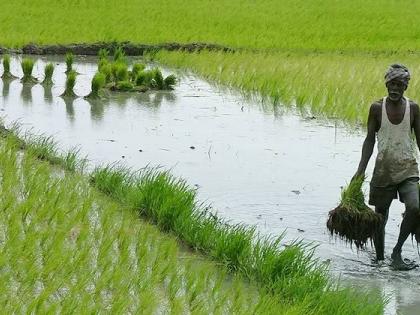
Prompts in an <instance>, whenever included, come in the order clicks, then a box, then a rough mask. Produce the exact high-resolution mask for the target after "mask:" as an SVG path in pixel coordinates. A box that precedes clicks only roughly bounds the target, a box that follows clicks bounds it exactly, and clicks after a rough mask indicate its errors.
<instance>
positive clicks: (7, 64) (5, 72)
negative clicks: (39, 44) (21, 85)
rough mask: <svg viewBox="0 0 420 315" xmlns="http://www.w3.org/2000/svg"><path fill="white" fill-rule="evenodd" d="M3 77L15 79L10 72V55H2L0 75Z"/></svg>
mask: <svg viewBox="0 0 420 315" xmlns="http://www.w3.org/2000/svg"><path fill="white" fill-rule="evenodd" d="M1 77H2V78H3V79H6V80H7V79H15V78H16V77H15V76H14V75H13V74H12V73H11V72H10V56H9V55H4V56H3V74H2V76H1Z"/></svg>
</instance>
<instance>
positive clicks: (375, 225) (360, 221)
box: [327, 176, 383, 248]
mask: <svg viewBox="0 0 420 315" xmlns="http://www.w3.org/2000/svg"><path fill="white" fill-rule="evenodd" d="M364 179H365V178H364V177H363V176H359V177H357V178H355V179H353V180H352V181H351V182H350V184H349V185H348V186H347V187H346V188H344V189H343V191H342V192H341V201H340V205H339V206H337V207H336V208H335V209H333V210H331V211H330V213H329V214H328V221H327V228H328V230H329V231H330V233H331V235H338V236H339V237H340V238H342V239H344V240H345V241H347V242H350V243H351V244H352V243H354V244H355V245H356V247H357V248H364V247H365V245H366V243H367V242H368V240H369V239H370V240H372V238H373V237H374V236H375V233H376V232H377V231H378V230H379V229H380V227H381V225H382V220H383V218H382V215H380V214H378V213H376V212H374V211H373V210H372V209H371V208H369V207H368V206H367V205H366V204H365V196H364V194H363V191H362V185H363V182H364Z"/></svg>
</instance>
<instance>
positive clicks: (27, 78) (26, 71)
mask: <svg viewBox="0 0 420 315" xmlns="http://www.w3.org/2000/svg"><path fill="white" fill-rule="evenodd" d="M34 64H35V61H34V60H33V59H31V58H24V59H23V60H22V62H21V66H22V72H23V77H22V79H21V81H22V82H23V83H38V80H37V79H36V78H34V77H33V76H32V70H33V69H34Z"/></svg>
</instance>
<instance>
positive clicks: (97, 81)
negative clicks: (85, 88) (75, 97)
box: [86, 72, 106, 98]
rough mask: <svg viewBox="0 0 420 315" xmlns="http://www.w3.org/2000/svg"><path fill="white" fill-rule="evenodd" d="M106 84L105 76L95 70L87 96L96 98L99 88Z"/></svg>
mask: <svg viewBox="0 0 420 315" xmlns="http://www.w3.org/2000/svg"><path fill="white" fill-rule="evenodd" d="M105 84H106V76H105V74H103V73H101V72H97V73H96V74H95V75H94V76H93V78H92V86H91V87H92V91H91V92H90V93H89V95H88V96H86V97H87V98H98V97H99V92H100V90H101V89H102V88H103V87H104V86H105Z"/></svg>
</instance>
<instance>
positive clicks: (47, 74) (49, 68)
mask: <svg viewBox="0 0 420 315" xmlns="http://www.w3.org/2000/svg"><path fill="white" fill-rule="evenodd" d="M53 73H54V65H53V64H52V63H51V62H50V63H49V64H47V65H46V66H45V70H44V81H42V84H43V85H44V86H45V85H52V84H53V81H52V76H53Z"/></svg>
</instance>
